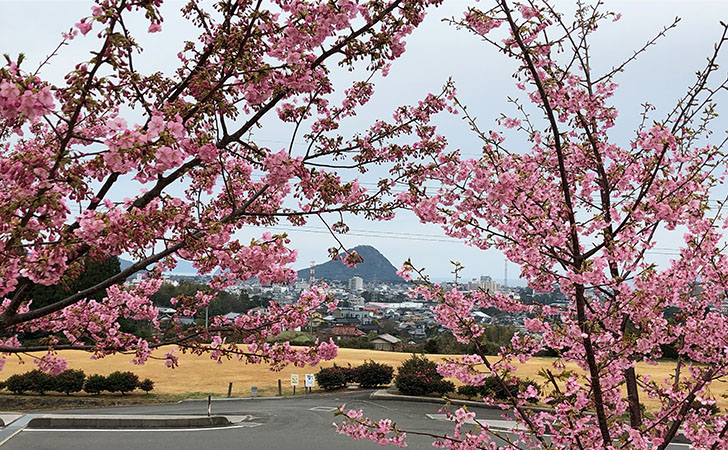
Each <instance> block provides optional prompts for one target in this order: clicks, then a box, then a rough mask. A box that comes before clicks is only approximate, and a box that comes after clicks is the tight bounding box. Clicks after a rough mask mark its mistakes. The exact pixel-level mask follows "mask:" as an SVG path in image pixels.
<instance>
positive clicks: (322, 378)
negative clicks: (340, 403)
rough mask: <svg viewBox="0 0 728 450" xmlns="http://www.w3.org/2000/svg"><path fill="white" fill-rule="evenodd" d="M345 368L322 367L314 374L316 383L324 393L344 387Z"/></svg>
mask: <svg viewBox="0 0 728 450" xmlns="http://www.w3.org/2000/svg"><path fill="white" fill-rule="evenodd" d="M347 372H348V370H347V368H344V367H339V366H337V365H336V364H334V366H333V367H322V368H321V369H319V372H318V373H317V374H316V382H317V383H318V385H319V386H321V388H323V389H324V390H325V391H333V390H334V389H340V388H342V387H344V386H346V381H347Z"/></svg>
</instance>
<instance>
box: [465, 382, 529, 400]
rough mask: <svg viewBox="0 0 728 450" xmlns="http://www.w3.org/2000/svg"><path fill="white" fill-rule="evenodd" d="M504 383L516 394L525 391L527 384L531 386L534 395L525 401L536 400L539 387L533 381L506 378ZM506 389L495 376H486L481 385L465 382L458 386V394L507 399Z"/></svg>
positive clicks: (512, 393) (479, 397)
mask: <svg viewBox="0 0 728 450" xmlns="http://www.w3.org/2000/svg"><path fill="white" fill-rule="evenodd" d="M505 384H506V386H508V391H510V393H511V395H516V396H517V395H518V394H519V393H522V392H526V390H527V389H528V387H529V386H533V387H534V388H535V390H536V397H531V398H528V399H526V401H528V402H531V403H536V402H538V393H539V392H541V387H540V386H539V385H538V383H536V382H535V381H533V380H528V379H526V380H516V379H506V380H505ZM508 391H506V388H505V387H504V386H503V384H502V383H501V382H500V381H498V379H497V378H496V377H488V378H486V379H485V382H484V383H483V385H482V386H471V385H467V384H466V385H463V386H460V387H458V394H460V395H464V396H466V397H471V398H473V397H475V398H478V400H480V399H481V398H482V397H492V398H494V399H496V400H508V399H509V398H510V397H509V395H508Z"/></svg>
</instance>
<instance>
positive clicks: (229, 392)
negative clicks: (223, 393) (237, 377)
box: [228, 381, 233, 398]
mask: <svg viewBox="0 0 728 450" xmlns="http://www.w3.org/2000/svg"><path fill="white" fill-rule="evenodd" d="M232 392H233V382H232V381H231V382H230V384H229V385H228V398H230V394H232Z"/></svg>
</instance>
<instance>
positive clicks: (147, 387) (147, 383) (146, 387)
mask: <svg viewBox="0 0 728 450" xmlns="http://www.w3.org/2000/svg"><path fill="white" fill-rule="evenodd" d="M139 389H141V390H142V391H144V392H146V393H149V391H151V390H152V389H154V381H152V380H150V379H149V378H145V379H143V380H142V381H141V382H140V383H139Z"/></svg>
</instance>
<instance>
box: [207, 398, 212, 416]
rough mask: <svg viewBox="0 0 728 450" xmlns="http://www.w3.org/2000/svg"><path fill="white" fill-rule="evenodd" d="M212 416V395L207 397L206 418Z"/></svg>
mask: <svg viewBox="0 0 728 450" xmlns="http://www.w3.org/2000/svg"><path fill="white" fill-rule="evenodd" d="M210 414H212V395H208V396H207V417H210Z"/></svg>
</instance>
